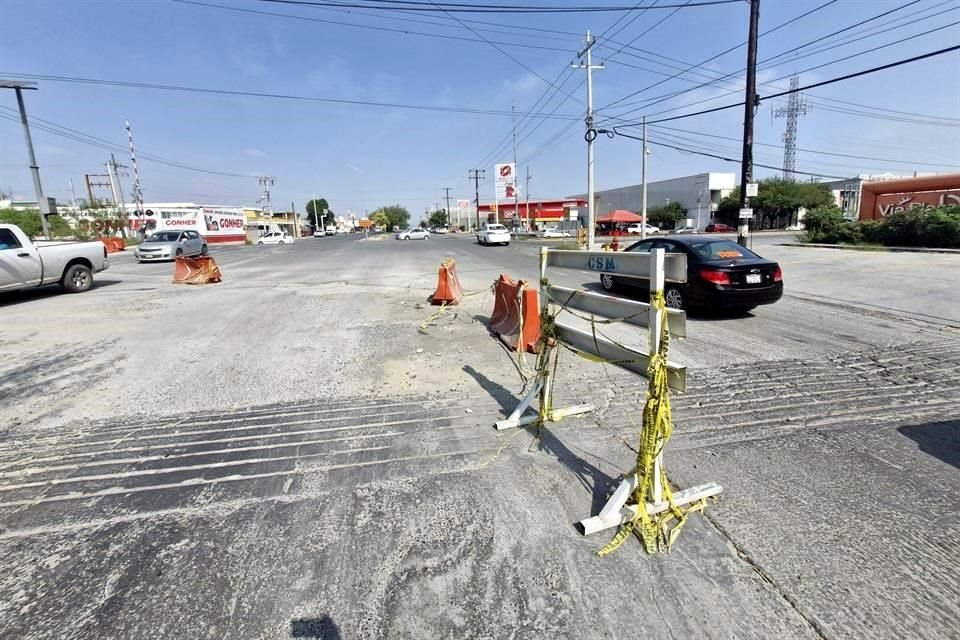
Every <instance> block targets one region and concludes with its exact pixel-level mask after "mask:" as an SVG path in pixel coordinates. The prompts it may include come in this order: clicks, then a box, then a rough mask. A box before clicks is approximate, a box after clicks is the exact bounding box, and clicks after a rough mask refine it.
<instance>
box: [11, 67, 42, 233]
mask: <svg viewBox="0 0 960 640" xmlns="http://www.w3.org/2000/svg"><path fill="white" fill-rule="evenodd" d="M36 84H37V83H36V82H20V81H19V80H0V89H13V90H14V92H16V94H17V107H18V108H19V109H20V123H21V124H22V125H23V137H24V139H25V140H26V142H27V158H28V159H29V161H30V174H31V175H32V176H33V190H34V192H35V193H36V195H37V207H38V208H39V209H40V225H41V227H42V228H43V236H44V237H45V238H49V237H50V222H49V221H48V220H47V215H48V214H50V213H52V212H51V211H50V202H49V201H48V200H47V199H46V198H44V197H43V185H42V184H41V183H40V167H39V166H38V165H37V156H36V154H34V152H33V138H31V137H30V124H29V123H28V122H27V108H26V107H25V106H24V104H23V90H24V89H26V90H28V91H36V90H37V86H36Z"/></svg>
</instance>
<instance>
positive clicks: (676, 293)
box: [663, 287, 687, 310]
mask: <svg viewBox="0 0 960 640" xmlns="http://www.w3.org/2000/svg"><path fill="white" fill-rule="evenodd" d="M663 298H664V301H665V302H666V304H667V308H668V309H679V310H683V309H686V308H687V299H686V297H685V296H684V295H683V291H680V289H677V288H676V287H668V288H667V290H666V292H665V293H664V295H663Z"/></svg>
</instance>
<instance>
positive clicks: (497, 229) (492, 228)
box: [487, 224, 507, 231]
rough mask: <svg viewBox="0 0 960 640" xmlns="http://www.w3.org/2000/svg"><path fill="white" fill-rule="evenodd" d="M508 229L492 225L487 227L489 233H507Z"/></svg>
mask: <svg viewBox="0 0 960 640" xmlns="http://www.w3.org/2000/svg"><path fill="white" fill-rule="evenodd" d="M506 230H507V228H506V227H505V226H503V225H502V224H491V225H490V226H488V227H487V231H506Z"/></svg>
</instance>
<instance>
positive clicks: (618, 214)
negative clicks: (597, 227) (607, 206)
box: [597, 209, 643, 224]
mask: <svg viewBox="0 0 960 640" xmlns="http://www.w3.org/2000/svg"><path fill="white" fill-rule="evenodd" d="M597 222H598V223H607V224H629V223H631V222H643V217H642V216H638V215H637V214H635V213H633V212H632V211H627V210H625V209H617V210H616V211H611V212H610V213H607V214H604V215H602V216H600V217H599V218H597Z"/></svg>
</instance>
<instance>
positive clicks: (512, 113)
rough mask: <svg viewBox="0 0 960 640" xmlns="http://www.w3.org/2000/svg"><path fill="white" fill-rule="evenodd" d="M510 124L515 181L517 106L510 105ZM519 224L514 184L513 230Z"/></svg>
mask: <svg viewBox="0 0 960 640" xmlns="http://www.w3.org/2000/svg"><path fill="white" fill-rule="evenodd" d="M510 122H511V124H512V125H513V171H514V175H513V177H514V180H516V177H517V175H516V171H517V105H516V104H515V103H513V102H511V103H510ZM519 222H520V194H518V193H517V189H516V182H514V189H513V228H514V229H516V228H517V226H518V224H519Z"/></svg>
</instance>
